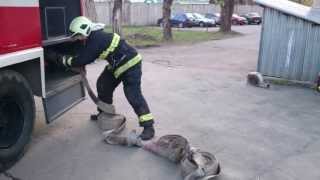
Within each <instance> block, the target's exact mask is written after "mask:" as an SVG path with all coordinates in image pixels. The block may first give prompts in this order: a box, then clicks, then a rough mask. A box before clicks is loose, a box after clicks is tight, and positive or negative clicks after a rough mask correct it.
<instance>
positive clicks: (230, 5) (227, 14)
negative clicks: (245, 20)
mask: <svg viewBox="0 0 320 180" xmlns="http://www.w3.org/2000/svg"><path fill="white" fill-rule="evenodd" d="M220 6H221V26H220V31H222V32H231V25H232V14H233V11H234V0H224V2H223V3H221V5H220Z"/></svg>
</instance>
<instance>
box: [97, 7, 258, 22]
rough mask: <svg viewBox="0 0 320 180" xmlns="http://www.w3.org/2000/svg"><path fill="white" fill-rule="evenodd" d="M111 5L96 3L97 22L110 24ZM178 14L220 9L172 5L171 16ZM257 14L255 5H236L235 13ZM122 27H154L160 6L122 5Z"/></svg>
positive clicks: (160, 13) (211, 11) (214, 11)
mask: <svg viewBox="0 0 320 180" xmlns="http://www.w3.org/2000/svg"><path fill="white" fill-rule="evenodd" d="M112 7H113V3H112V2H110V1H106V2H96V9H97V14H98V21H99V22H103V23H105V24H107V25H109V24H111V19H112ZM180 12H197V13H216V12H220V7H219V6H217V5H213V4H174V5H173V7H172V14H175V13H180ZM247 12H259V13H260V14H262V8H261V7H259V6H257V5H236V6H235V13H238V14H244V13H247ZM122 16H123V18H122V19H123V24H124V25H133V26H139V25H155V24H156V23H157V20H158V19H159V18H161V17H162V4H145V3H124V5H123V15H122Z"/></svg>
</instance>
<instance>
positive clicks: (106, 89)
mask: <svg viewBox="0 0 320 180" xmlns="http://www.w3.org/2000/svg"><path fill="white" fill-rule="evenodd" d="M92 26H93V23H92V22H91V20H89V19H88V18H86V17H83V16H80V17H77V18H75V19H74V20H73V21H72V22H71V24H70V31H71V32H72V33H73V34H72V38H73V40H75V41H82V42H83V44H84V45H83V47H81V48H80V49H79V53H77V55H76V56H68V55H64V56H62V57H61V63H62V64H63V65H64V66H66V67H80V66H84V65H87V64H89V63H92V62H94V61H95V60H96V59H104V60H107V61H108V66H106V68H105V69H104V71H103V72H102V74H101V75H100V77H99V78H98V81H97V92H98V97H99V98H100V100H102V101H103V102H105V103H107V104H110V105H112V103H113V92H114V90H115V89H116V87H117V86H118V85H119V84H120V83H121V82H122V83H123V87H124V93H125V96H126V98H127V100H128V101H129V103H130V105H131V106H132V108H133V109H134V111H135V113H136V114H137V116H138V118H139V124H140V126H141V127H143V131H142V133H141V134H140V137H141V139H142V140H150V139H152V138H153V137H154V134H155V129H154V126H153V124H154V118H153V115H152V114H151V112H150V109H149V107H148V104H147V102H146V100H145V98H144V97H143V95H142V92H141V75H142V69H141V66H142V57H141V55H140V54H139V53H138V52H137V51H136V49H134V48H133V47H131V46H130V45H128V44H127V42H126V41H125V40H123V39H121V38H120V36H119V35H118V34H116V33H106V32H104V31H103V29H101V30H94V31H93V30H92ZM93 118H96V117H94V116H93Z"/></svg>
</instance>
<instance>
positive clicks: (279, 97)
mask: <svg viewBox="0 0 320 180" xmlns="http://www.w3.org/2000/svg"><path fill="white" fill-rule="evenodd" d="M236 30H237V31H240V32H242V33H244V34H245V35H244V36H241V37H236V38H232V39H226V40H220V41H209V42H204V43H199V44H193V45H184V46H165V47H159V48H151V49H144V50H141V51H140V52H141V53H142V55H143V56H144V63H143V69H144V72H143V73H144V75H143V91H144V94H145V96H146V99H147V100H148V103H149V105H150V107H151V109H152V112H153V114H154V115H155V117H156V121H157V124H156V127H157V133H158V135H159V136H160V135H164V134H181V135H183V136H185V137H187V138H188V139H189V141H190V142H191V144H192V145H194V146H196V147H198V148H201V149H203V150H206V151H209V152H212V153H214V154H215V155H216V156H217V158H218V159H219V160H220V162H221V166H222V176H221V177H220V178H219V179H221V180H271V179H272V180H295V179H308V180H318V179H320V172H319V171H318V167H319V166H320V151H319V150H320V129H319V127H320V121H319V117H320V109H319V107H318V105H319V100H320V96H319V94H318V93H316V92H314V91H312V90H309V89H304V88H300V87H287V86H275V85H273V86H272V87H271V89H269V90H266V89H260V88H255V87H251V86H247V85H246V74H247V73H248V72H249V71H254V70H255V67H256V64H257V56H258V47H259V31H260V29H259V27H258V26H245V27H236ZM104 66H105V64H104V63H103V62H98V63H95V64H92V65H90V66H89V67H88V71H89V79H90V81H91V83H92V85H94V84H95V80H96V78H97V76H98V75H99V73H100V72H101V71H102V70H103V68H104ZM115 105H116V107H117V109H118V112H120V113H123V114H125V115H127V117H128V118H129V122H128V127H127V131H129V130H130V129H134V128H138V126H137V120H136V119H137V118H136V117H135V115H134V113H133V111H132V109H131V107H130V106H129V104H128V103H127V101H126V99H125V97H124V95H123V91H122V89H121V88H120V87H119V88H118V90H117V92H116V94H115ZM38 108H40V109H38V112H37V116H38V117H37V126H36V128H35V133H34V138H33V141H32V143H31V146H30V149H29V151H28V153H27V154H26V156H25V157H24V158H23V159H22V160H21V161H20V162H19V163H18V164H17V165H16V166H14V167H13V168H12V169H11V170H10V172H11V173H12V174H14V175H15V176H17V177H19V178H21V179H22V180H102V179H107V180H119V179H123V180H126V179H135V180H165V179H168V180H169V179H170V180H181V179H182V178H181V176H180V174H179V171H178V170H179V169H178V168H177V167H176V166H175V165H173V164H170V163H169V162H167V161H166V160H163V159H161V158H159V157H156V156H154V155H152V154H150V153H147V152H144V151H143V150H139V149H136V148H124V147H118V146H110V145H106V144H104V143H103V142H102V141H101V138H102V137H101V132H100V131H99V129H98V127H97V126H96V124H95V123H94V122H90V121H89V115H90V113H92V112H95V109H96V107H95V106H94V104H93V103H92V102H91V101H90V100H89V99H87V100H86V101H85V102H83V103H81V104H80V105H78V106H77V107H76V108H74V109H73V110H71V111H70V112H68V113H67V114H65V115H64V116H62V117H61V118H60V119H58V120H57V121H56V122H54V123H53V124H51V125H49V126H45V124H44V118H43V113H42V110H41V106H39V105H38ZM0 179H1V180H2V179H6V178H5V177H3V176H0Z"/></svg>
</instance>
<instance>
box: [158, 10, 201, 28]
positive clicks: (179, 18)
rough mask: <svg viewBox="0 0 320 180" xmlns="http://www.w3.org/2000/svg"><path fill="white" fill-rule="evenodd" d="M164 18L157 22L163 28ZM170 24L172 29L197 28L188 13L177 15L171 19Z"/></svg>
mask: <svg viewBox="0 0 320 180" xmlns="http://www.w3.org/2000/svg"><path fill="white" fill-rule="evenodd" d="M162 20H163V19H162V18H161V19H159V20H158V21H157V24H158V25H159V26H161V27H162V26H163V23H162ZM170 23H171V26H172V27H179V28H184V27H193V26H195V25H196V24H195V21H194V18H193V17H192V16H189V15H188V14H187V13H181V14H176V15H174V16H172V17H171V19H170Z"/></svg>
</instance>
